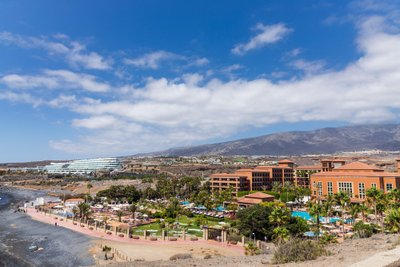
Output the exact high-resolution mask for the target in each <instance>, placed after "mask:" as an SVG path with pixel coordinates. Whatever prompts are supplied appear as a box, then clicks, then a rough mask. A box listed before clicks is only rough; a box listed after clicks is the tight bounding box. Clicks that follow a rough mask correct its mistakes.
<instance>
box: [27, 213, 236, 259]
mask: <svg viewBox="0 0 400 267" xmlns="http://www.w3.org/2000/svg"><path fill="white" fill-rule="evenodd" d="M26 210H27V214H28V215H29V216H30V217H31V218H32V219H34V220H37V221H41V222H43V223H48V224H51V225H53V226H54V223H56V222H57V227H64V228H68V229H70V230H73V231H75V232H79V233H82V234H85V235H89V236H92V237H96V238H99V239H105V240H110V241H117V242H123V243H128V244H147V245H150V244H151V245H154V246H164V245H166V244H194V243H200V244H203V245H206V246H217V247H224V248H228V249H231V250H234V251H236V252H237V253H238V254H239V255H243V254H244V248H243V247H242V246H240V245H228V244H225V243H221V242H217V241H213V240H207V241H206V240H202V239H200V238H199V240H198V241H190V240H182V239H178V240H177V241H168V240H157V241H150V240H149V239H144V237H143V236H141V237H140V239H132V238H127V237H126V234H125V237H119V236H117V235H115V234H114V232H112V235H108V234H106V233H105V232H104V229H100V228H98V229H97V231H96V230H90V229H88V228H87V227H81V226H80V225H79V223H78V224H77V225H74V224H73V223H72V221H71V220H68V222H66V221H65V220H64V221H60V220H56V219H55V218H54V216H53V215H51V216H50V215H49V214H47V215H45V214H44V213H42V212H37V211H36V210H35V209H33V208H28V209H26ZM59 218H61V217H59ZM188 238H190V237H188Z"/></svg>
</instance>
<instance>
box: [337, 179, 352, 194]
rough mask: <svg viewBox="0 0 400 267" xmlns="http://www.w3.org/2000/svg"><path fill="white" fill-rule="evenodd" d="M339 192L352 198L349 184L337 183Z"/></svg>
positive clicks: (350, 184)
mask: <svg viewBox="0 0 400 267" xmlns="http://www.w3.org/2000/svg"><path fill="white" fill-rule="evenodd" d="M338 188H339V192H345V193H347V194H348V195H349V197H352V196H353V183H349V182H338Z"/></svg>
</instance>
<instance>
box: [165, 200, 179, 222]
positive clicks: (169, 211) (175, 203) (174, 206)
mask: <svg viewBox="0 0 400 267" xmlns="http://www.w3.org/2000/svg"><path fill="white" fill-rule="evenodd" d="M181 210H182V208H181V206H180V204H179V200H178V199H177V198H171V199H170V201H169V204H168V206H167V207H166V208H165V211H164V216H165V217H167V218H176V217H177V216H178V215H179V213H180V211H181Z"/></svg>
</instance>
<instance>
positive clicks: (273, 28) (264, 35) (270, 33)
mask: <svg viewBox="0 0 400 267" xmlns="http://www.w3.org/2000/svg"><path fill="white" fill-rule="evenodd" d="M254 30H255V31H257V32H258V34H257V35H256V36H254V37H252V38H251V39H250V40H249V41H248V42H247V43H241V44H237V45H235V47H234V48H233V49H232V53H233V54H235V55H243V54H245V53H247V52H248V51H250V50H254V49H257V48H261V47H263V46H265V45H268V44H273V43H276V42H278V41H279V40H281V39H282V38H284V37H285V36H286V35H288V34H289V33H290V32H291V31H292V29H290V28H288V27H287V26H286V25H285V24H283V23H278V24H272V25H263V24H262V23H258V24H257V25H256V27H255V28H254Z"/></svg>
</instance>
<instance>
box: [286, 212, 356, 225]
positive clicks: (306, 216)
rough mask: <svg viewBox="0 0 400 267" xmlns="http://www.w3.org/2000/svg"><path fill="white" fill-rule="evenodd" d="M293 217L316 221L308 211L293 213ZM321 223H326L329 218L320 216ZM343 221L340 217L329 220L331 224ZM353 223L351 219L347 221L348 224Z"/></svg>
mask: <svg viewBox="0 0 400 267" xmlns="http://www.w3.org/2000/svg"><path fill="white" fill-rule="evenodd" d="M292 216H293V217H300V218H303V219H304V220H306V221H308V220H314V217H312V216H311V215H310V213H308V212H307V211H293V212H292ZM319 219H320V221H321V222H325V221H326V220H327V218H325V217H322V216H320V217H319ZM340 220H341V219H340V218H338V217H333V218H329V222H330V223H335V222H337V221H340ZM350 221H351V219H347V220H346V223H349V222H350Z"/></svg>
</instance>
